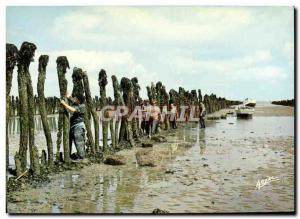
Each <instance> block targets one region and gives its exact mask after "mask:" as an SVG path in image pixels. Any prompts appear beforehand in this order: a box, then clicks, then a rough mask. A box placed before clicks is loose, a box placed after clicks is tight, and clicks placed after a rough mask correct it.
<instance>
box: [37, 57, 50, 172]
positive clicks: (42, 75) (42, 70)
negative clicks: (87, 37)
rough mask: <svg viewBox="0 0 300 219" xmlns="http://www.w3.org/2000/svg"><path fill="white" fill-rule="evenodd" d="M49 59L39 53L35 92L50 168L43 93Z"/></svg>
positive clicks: (48, 137)
mask: <svg viewBox="0 0 300 219" xmlns="http://www.w3.org/2000/svg"><path fill="white" fill-rule="evenodd" d="M48 61H49V56H47V55H41V56H40V58H39V68H38V71H39V76H38V83H37V92H38V98H39V99H38V103H39V107H38V108H39V111H40V116H41V120H42V124H43V129H44V134H45V138H46V142H47V151H48V166H49V168H50V169H51V168H52V166H53V143H52V138H51V131H50V128H49V124H48V117H47V111H46V102H45V95H44V84H45V79H46V68H47V64H48Z"/></svg>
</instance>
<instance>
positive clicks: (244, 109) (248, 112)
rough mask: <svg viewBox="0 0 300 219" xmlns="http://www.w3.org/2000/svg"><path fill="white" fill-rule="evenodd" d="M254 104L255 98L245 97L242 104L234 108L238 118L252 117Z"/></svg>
mask: <svg viewBox="0 0 300 219" xmlns="http://www.w3.org/2000/svg"><path fill="white" fill-rule="evenodd" d="M255 106H256V100H251V99H248V98H247V99H245V101H244V102H243V104H241V105H238V106H237V107H236V109H235V111H236V116H237V117H238V118H246V119H247V118H252V117H253V114H254V111H255Z"/></svg>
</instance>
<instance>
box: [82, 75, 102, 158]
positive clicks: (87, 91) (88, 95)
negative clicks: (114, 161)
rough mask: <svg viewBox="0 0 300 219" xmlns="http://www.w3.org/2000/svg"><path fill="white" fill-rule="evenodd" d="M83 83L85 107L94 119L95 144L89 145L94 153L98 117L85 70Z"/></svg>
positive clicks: (97, 133)
mask: <svg viewBox="0 0 300 219" xmlns="http://www.w3.org/2000/svg"><path fill="white" fill-rule="evenodd" d="M83 85H84V90H85V99H86V103H87V109H88V111H89V112H90V113H91V115H92V117H93V120H94V128H95V144H93V145H92V146H91V150H92V151H91V152H92V154H94V153H95V152H99V117H98V115H97V113H96V108H95V107H94V106H93V100H92V96H91V91H90V85H89V78H88V76H87V74H86V72H83Z"/></svg>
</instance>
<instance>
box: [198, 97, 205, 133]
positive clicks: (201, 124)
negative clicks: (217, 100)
mask: <svg viewBox="0 0 300 219" xmlns="http://www.w3.org/2000/svg"><path fill="white" fill-rule="evenodd" d="M205 115H206V110H205V106H204V104H203V103H202V102H201V103H200V121H199V122H200V128H205V119H204V118H205Z"/></svg>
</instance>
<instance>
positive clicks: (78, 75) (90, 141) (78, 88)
mask: <svg viewBox="0 0 300 219" xmlns="http://www.w3.org/2000/svg"><path fill="white" fill-rule="evenodd" d="M83 74H84V73H83V71H82V69H81V68H77V67H74V68H73V74H72V81H73V90H72V96H73V97H76V96H77V95H80V96H83V95H84V86H83ZM86 108H87V110H85V112H84V125H85V128H86V132H87V147H88V151H89V152H91V150H92V149H91V148H94V147H95V144H94V138H93V133H92V129H91V121H90V117H91V114H90V111H89V110H88V107H86ZM70 146H71V142H70ZM71 151H72V148H71V147H70V152H71Z"/></svg>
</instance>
